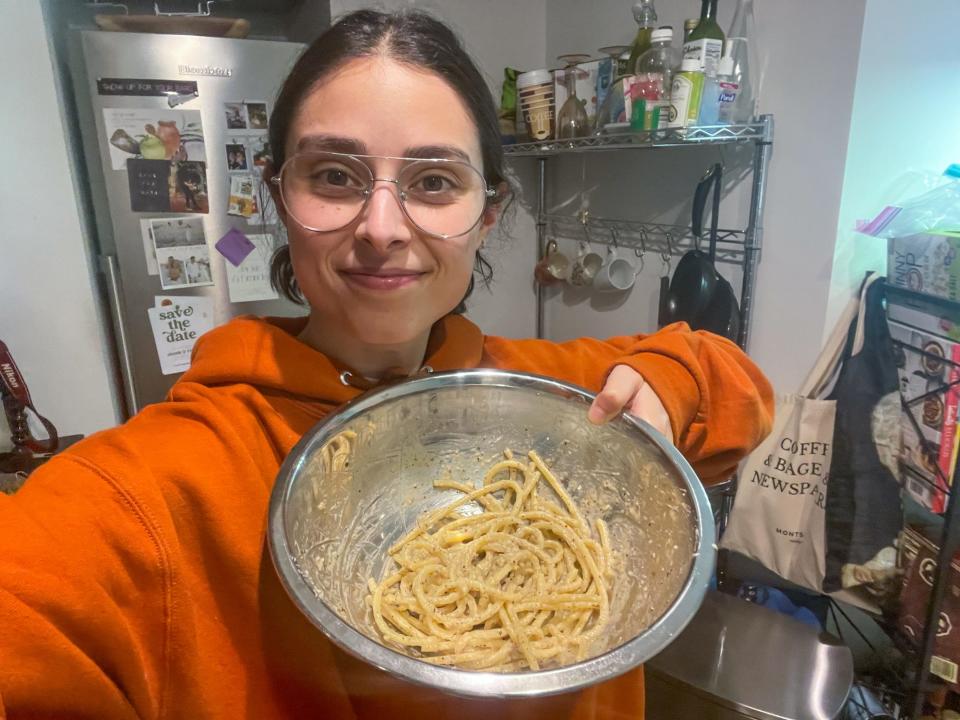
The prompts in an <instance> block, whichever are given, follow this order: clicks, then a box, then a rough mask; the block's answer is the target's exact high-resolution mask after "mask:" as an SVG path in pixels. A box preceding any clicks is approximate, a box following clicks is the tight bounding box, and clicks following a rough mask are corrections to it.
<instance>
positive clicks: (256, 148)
mask: <svg viewBox="0 0 960 720" xmlns="http://www.w3.org/2000/svg"><path fill="white" fill-rule="evenodd" d="M247 146H248V147H249V148H250V155H251V157H252V158H253V165H254V167H258V168H262V167H264V166H265V165H266V164H267V163H268V162H269V161H270V160H271V154H270V143H269V142H268V141H267V136H266V135H263V136H261V137H257V138H252V139H251V140H250V141H249V142H248V144H247Z"/></svg>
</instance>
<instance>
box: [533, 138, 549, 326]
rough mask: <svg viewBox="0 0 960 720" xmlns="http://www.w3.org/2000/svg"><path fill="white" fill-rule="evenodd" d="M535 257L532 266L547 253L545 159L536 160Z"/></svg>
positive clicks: (540, 305)
mask: <svg viewBox="0 0 960 720" xmlns="http://www.w3.org/2000/svg"><path fill="white" fill-rule="evenodd" d="M537 170H538V178H537V257H536V258H534V264H536V263H538V262H540V258H542V257H543V255H544V253H546V251H547V220H546V214H547V159H546V158H545V157H540V158H537ZM535 285H536V288H537V338H539V339H543V336H544V332H545V330H544V314H545V313H544V311H545V308H544V297H543V284H542V283H539V282H538V283H535Z"/></svg>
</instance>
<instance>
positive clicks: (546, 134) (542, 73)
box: [517, 70, 554, 140]
mask: <svg viewBox="0 0 960 720" xmlns="http://www.w3.org/2000/svg"><path fill="white" fill-rule="evenodd" d="M517 98H518V101H519V104H520V111H521V113H522V114H523V120H524V122H525V123H526V126H527V132H528V133H529V134H530V138H531V139H532V140H549V139H550V138H552V137H553V133H554V112H553V73H552V72H551V71H550V70H531V71H530V72H525V73H522V74H521V75H518V76H517Z"/></svg>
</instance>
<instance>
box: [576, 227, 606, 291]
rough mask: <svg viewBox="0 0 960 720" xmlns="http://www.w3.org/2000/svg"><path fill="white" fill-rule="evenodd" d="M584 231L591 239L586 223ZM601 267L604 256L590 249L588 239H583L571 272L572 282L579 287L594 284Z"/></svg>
mask: <svg viewBox="0 0 960 720" xmlns="http://www.w3.org/2000/svg"><path fill="white" fill-rule="evenodd" d="M583 231H584V234H585V235H586V236H587V238H588V239H589V237H590V236H589V234H588V233H587V226H586V225H584V226H583ZM601 267H603V257H602V256H601V255H600V254H599V253H595V252H593V251H592V250H591V249H590V243H589V242H588V240H581V241H580V252H579V253H578V254H577V260H576V262H575V263H574V264H573V270H572V271H571V273H570V284H571V285H577V286H579V287H583V286H586V285H591V284H593V281H594V279H595V278H596V277H597V273H598V272H600V268H601Z"/></svg>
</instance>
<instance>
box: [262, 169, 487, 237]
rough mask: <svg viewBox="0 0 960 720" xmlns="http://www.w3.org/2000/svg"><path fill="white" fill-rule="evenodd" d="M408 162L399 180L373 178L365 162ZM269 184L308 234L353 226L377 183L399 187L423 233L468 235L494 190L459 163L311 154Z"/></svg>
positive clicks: (403, 202) (402, 202) (404, 204)
mask: <svg viewBox="0 0 960 720" xmlns="http://www.w3.org/2000/svg"><path fill="white" fill-rule="evenodd" d="M373 159H377V160H404V161H406V162H405V164H404V165H403V166H402V167H401V169H400V172H399V173H398V174H397V177H395V178H381V177H376V176H375V175H374V174H373V170H372V169H371V167H370V165H369V164H368V163H367V162H365V161H367V160H373ZM270 182H272V183H273V184H274V185H276V186H277V187H278V188H279V189H280V197H281V200H282V201H283V204H284V207H285V208H286V210H287V213H288V214H289V215H290V216H291V217H292V218H293V220H294V221H296V223H297V224H298V225H300V226H301V227H303V228H304V229H306V230H310V231H313V232H332V231H334V230H340V229H342V228H345V227H346V226H347V225H349V224H350V223H352V222H353V221H354V220H356V219H357V217H358V216H359V215H360V213H361V212H362V211H363V208H364V207H365V206H366V204H367V202H368V201H369V199H370V196H371V195H372V194H373V190H374V185H375V183H377V182H389V183H393V184H394V185H396V187H397V196H398V197H399V198H400V207H401V208H402V209H403V212H404V214H405V215H406V216H407V218H409V220H410V222H412V223H413V224H414V225H416V226H417V227H418V228H419V229H420V230H422V231H423V232H425V233H427V234H428V235H433V236H435V237H439V238H444V239H446V238H453V237H459V236H461V235H466V234H467V233H468V232H470V231H471V230H473V229H474V228H475V227H476V226H477V223H479V222H480V219H481V218H482V217H483V211H484V209H485V208H486V206H487V202H488V201H489V200H490V199H492V198H493V197H495V196H496V191H495V190H493V189H492V188H490V187H489V186H488V185H487V182H486V180H484V178H483V175H482V174H481V173H480V171H479V170H478V169H477V168H475V167H474V166H473V165H471V164H470V163H467V162H463V161H461V160H450V159H418V158H403V157H390V156H383V155H353V154H349V153H338V152H326V151H309V152H299V153H296V154H295V155H292V156H291V157H289V158H288V159H287V161H286V162H284V164H283V167H281V168H280V172H279V173H278V174H277V175H276V176H274V177H273V178H271V180H270Z"/></svg>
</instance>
